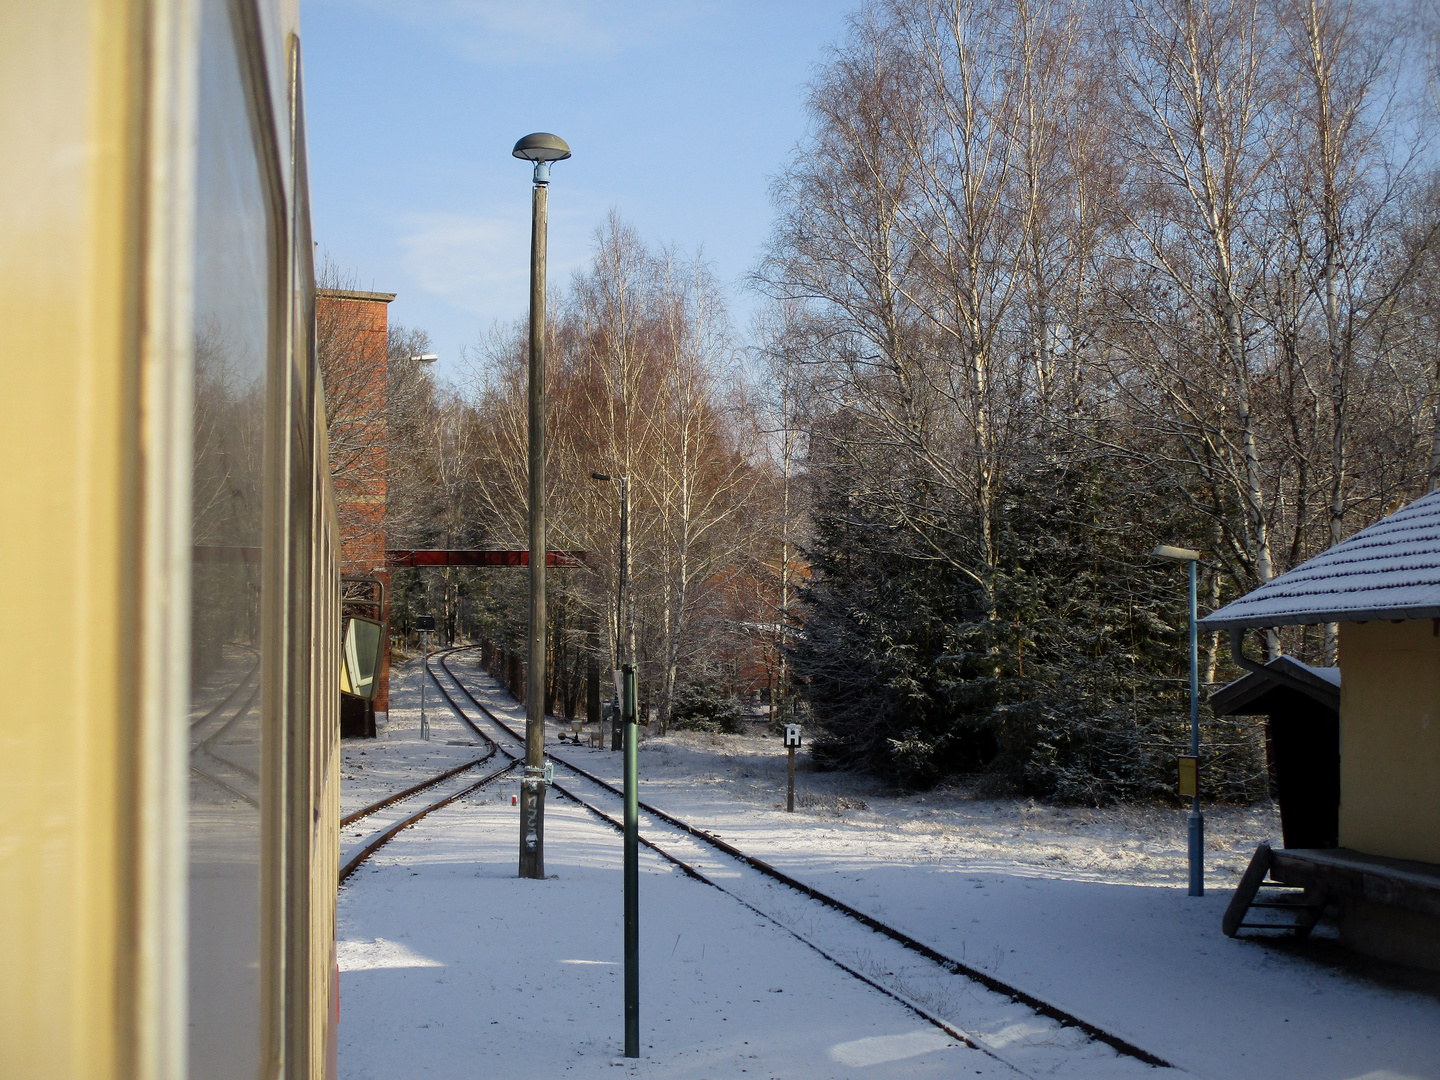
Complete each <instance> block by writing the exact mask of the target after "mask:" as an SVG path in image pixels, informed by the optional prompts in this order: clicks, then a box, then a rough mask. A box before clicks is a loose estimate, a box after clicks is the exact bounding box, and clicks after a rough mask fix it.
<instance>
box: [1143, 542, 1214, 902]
mask: <svg viewBox="0 0 1440 1080" xmlns="http://www.w3.org/2000/svg"><path fill="white" fill-rule="evenodd" d="M1150 554H1151V555H1153V556H1154V557H1155V558H1157V559H1170V560H1173V561H1175V562H1183V563H1185V564H1186V565H1187V566H1188V567H1189V571H1190V574H1189V577H1190V756H1191V757H1193V758H1195V759H1196V763H1197V768H1198V761H1199V757H1200V649H1199V631H1198V627H1197V625H1196V621H1197V620H1196V616H1197V614H1198V612H1197V609H1196V601H1195V567H1196V565H1197V564H1198V563H1199V562H1200V552H1198V551H1194V550H1192V549H1190V548H1182V547H1171V546H1170V545H1169V544H1161V545H1159V546H1158V547H1156V548H1155V550H1154V551H1152V552H1151V553H1150ZM1189 825H1190V830H1189V831H1190V845H1189V846H1190V895H1191V896H1204V895H1205V815H1204V814H1202V813H1201V812H1200V783H1199V774H1198V772H1197V773H1196V778H1195V782H1194V787H1193V789H1192V794H1191V796H1190V820H1189Z"/></svg>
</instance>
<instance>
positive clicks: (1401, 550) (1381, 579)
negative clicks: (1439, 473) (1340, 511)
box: [1200, 491, 1440, 630]
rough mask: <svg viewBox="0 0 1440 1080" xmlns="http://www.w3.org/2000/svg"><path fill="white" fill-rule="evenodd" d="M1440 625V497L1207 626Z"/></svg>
mask: <svg viewBox="0 0 1440 1080" xmlns="http://www.w3.org/2000/svg"><path fill="white" fill-rule="evenodd" d="M1433 618H1440V491H1432V492H1431V493H1430V494H1429V495H1426V496H1424V497H1423V498H1420V499H1416V500H1415V501H1414V502H1412V503H1411V504H1410V505H1409V506H1407V507H1405V508H1404V509H1403V510H1398V511H1396V512H1395V513H1393V514H1391V515H1390V516H1389V517H1387V518H1384V519H1383V520H1381V521H1378V522H1376V523H1375V524H1374V525H1371V526H1370V527H1369V528H1368V529H1361V530H1360V531H1359V532H1358V533H1356V534H1355V535H1354V536H1352V537H1350V539H1348V540H1343V541H1341V542H1340V543H1338V544H1336V545H1335V546H1334V547H1332V548H1330V549H1329V550H1327V551H1323V552H1321V553H1320V554H1319V555H1316V556H1315V558H1313V559H1310V560H1309V561H1308V562H1304V563H1301V564H1300V565H1299V566H1297V567H1296V568H1295V569H1294V570H1291V571H1290V572H1289V573H1287V574H1281V575H1280V576H1279V577H1277V578H1274V579H1273V580H1271V581H1268V582H1266V583H1265V584H1264V585H1261V586H1260V587H1259V588H1258V589H1256V590H1254V591H1253V592H1250V593H1247V594H1245V595H1244V596H1242V597H1241V598H1240V599H1239V600H1236V601H1235V602H1234V603H1230V604H1226V605H1225V606H1224V607H1223V608H1221V609H1220V610H1219V611H1217V612H1215V613H1214V614H1212V615H1208V616H1206V617H1205V618H1204V619H1202V620H1200V622H1201V625H1203V626H1205V627H1207V628H1208V629H1211V630H1224V629H1229V628H1231V627H1254V626H1296V625H1307V624H1312V623H1327V622H1365V621H1366V620H1369V619H1433Z"/></svg>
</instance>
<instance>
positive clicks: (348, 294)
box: [315, 289, 397, 304]
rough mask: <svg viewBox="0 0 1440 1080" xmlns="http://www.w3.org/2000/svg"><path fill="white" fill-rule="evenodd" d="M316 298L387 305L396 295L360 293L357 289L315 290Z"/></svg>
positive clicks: (390, 293)
mask: <svg viewBox="0 0 1440 1080" xmlns="http://www.w3.org/2000/svg"><path fill="white" fill-rule="evenodd" d="M315 295H316V296H327V297H329V298H330V299H332V300H378V301H379V302H380V303H382V304H388V303H390V301H391V300H394V299H395V297H396V295H397V294H396V293H393V292H361V291H360V290H359V289H316V290H315Z"/></svg>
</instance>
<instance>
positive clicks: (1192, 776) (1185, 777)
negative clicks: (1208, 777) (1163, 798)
mask: <svg viewBox="0 0 1440 1080" xmlns="http://www.w3.org/2000/svg"><path fill="white" fill-rule="evenodd" d="M1179 764H1180V787H1179V794H1180V797H1181V798H1184V799H1193V798H1195V797H1196V796H1197V795H1199V794H1200V759H1199V758H1198V757H1191V756H1189V755H1186V756H1184V757H1182V758H1180V762H1179Z"/></svg>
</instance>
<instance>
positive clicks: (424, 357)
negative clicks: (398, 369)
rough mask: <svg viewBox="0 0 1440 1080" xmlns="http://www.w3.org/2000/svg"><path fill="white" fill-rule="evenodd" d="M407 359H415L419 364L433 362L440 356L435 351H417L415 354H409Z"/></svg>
mask: <svg viewBox="0 0 1440 1080" xmlns="http://www.w3.org/2000/svg"><path fill="white" fill-rule="evenodd" d="M405 359H406V360H414V361H415V363H417V364H433V363H435V361H436V360H439V359H440V357H438V356H436V355H435V354H434V353H433V352H427V353H417V354H416V355H415V356H407V357H406V358H405Z"/></svg>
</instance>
